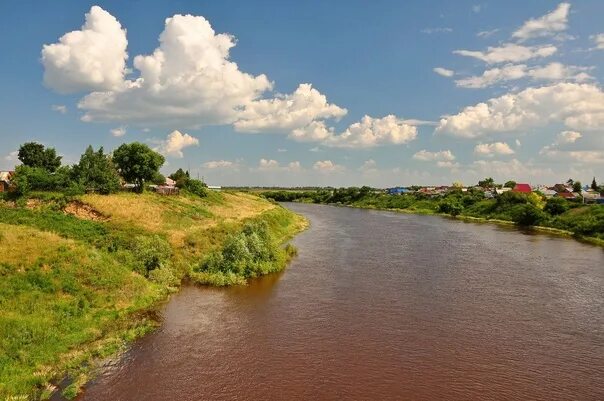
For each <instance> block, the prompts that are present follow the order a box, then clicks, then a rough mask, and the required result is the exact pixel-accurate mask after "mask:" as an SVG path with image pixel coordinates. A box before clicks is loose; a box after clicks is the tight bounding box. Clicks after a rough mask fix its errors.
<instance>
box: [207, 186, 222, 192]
mask: <svg viewBox="0 0 604 401" xmlns="http://www.w3.org/2000/svg"><path fill="white" fill-rule="evenodd" d="M208 189H210V190H212V191H220V190H221V189H222V187H221V186H220V185H208Z"/></svg>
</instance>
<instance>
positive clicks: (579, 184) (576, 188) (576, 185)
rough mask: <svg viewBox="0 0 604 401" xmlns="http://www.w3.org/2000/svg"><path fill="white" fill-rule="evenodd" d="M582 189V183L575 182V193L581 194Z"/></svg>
mask: <svg viewBox="0 0 604 401" xmlns="http://www.w3.org/2000/svg"><path fill="white" fill-rule="evenodd" d="M581 189H582V186H581V182H580V181H575V182H573V192H577V193H581Z"/></svg>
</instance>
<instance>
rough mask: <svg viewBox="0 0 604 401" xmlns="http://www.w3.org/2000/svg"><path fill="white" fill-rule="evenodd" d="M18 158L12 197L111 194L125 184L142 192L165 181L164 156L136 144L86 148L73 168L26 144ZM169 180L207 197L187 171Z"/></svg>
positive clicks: (37, 146)
mask: <svg viewBox="0 0 604 401" xmlns="http://www.w3.org/2000/svg"><path fill="white" fill-rule="evenodd" d="M18 159H19V161H21V163H22V164H21V165H19V166H17V167H16V168H15V174H14V176H13V178H12V182H11V185H12V188H11V189H12V191H11V192H12V194H14V195H16V196H26V195H27V194H28V193H30V192H31V191H58V192H63V193H65V194H67V195H78V194H83V193H86V192H95V193H100V194H111V193H115V192H117V191H119V190H121V189H122V188H123V184H125V183H130V184H134V188H133V189H134V191H135V192H138V193H142V192H143V191H144V190H145V187H146V186H148V185H150V184H157V185H161V184H164V183H165V180H166V178H165V177H164V176H163V175H162V174H161V173H160V172H159V169H160V168H161V167H162V166H163V164H164V163H165V158H164V156H162V155H161V154H159V153H158V152H156V151H154V150H153V149H151V148H150V147H149V146H147V145H145V144H143V143H140V142H132V143H124V144H122V145H120V146H119V147H118V148H117V149H115V150H114V151H113V152H112V153H105V151H104V149H103V147H100V148H99V149H98V150H94V148H93V147H92V146H88V147H87V148H86V150H85V151H84V153H83V154H82V155H81V156H80V161H79V162H78V163H77V164H74V165H63V164H62V157H61V156H59V155H57V152H56V150H55V149H54V148H51V147H45V146H44V145H42V144H40V143H37V142H27V143H24V144H23V145H21V146H20V147H19V151H18ZM169 177H170V178H171V179H173V180H174V181H175V182H176V186H177V187H179V188H181V189H184V190H186V191H188V192H190V193H193V194H195V195H198V196H205V195H206V194H207V189H206V188H207V186H206V185H205V184H204V183H203V182H202V181H200V180H196V179H192V178H191V177H190V175H189V172H188V171H187V172H185V171H183V170H182V169H178V170H177V171H176V172H174V173H173V174H171V175H170V176H169Z"/></svg>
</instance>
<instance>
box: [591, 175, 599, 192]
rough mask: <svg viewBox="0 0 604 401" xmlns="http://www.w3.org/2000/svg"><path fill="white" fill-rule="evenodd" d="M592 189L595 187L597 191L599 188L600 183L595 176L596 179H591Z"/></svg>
mask: <svg viewBox="0 0 604 401" xmlns="http://www.w3.org/2000/svg"><path fill="white" fill-rule="evenodd" d="M591 189H593V190H594V191H597V190H598V189H599V187H598V183H597V182H596V177H594V179H593V180H591Z"/></svg>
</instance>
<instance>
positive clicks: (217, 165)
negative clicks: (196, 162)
mask: <svg viewBox="0 0 604 401" xmlns="http://www.w3.org/2000/svg"><path fill="white" fill-rule="evenodd" d="M201 166H202V167H203V168H207V169H212V170H214V169H232V168H236V167H237V166H238V163H237V162H233V161H230V160H210V161H207V162H205V163H203V164H202V165H201Z"/></svg>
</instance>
